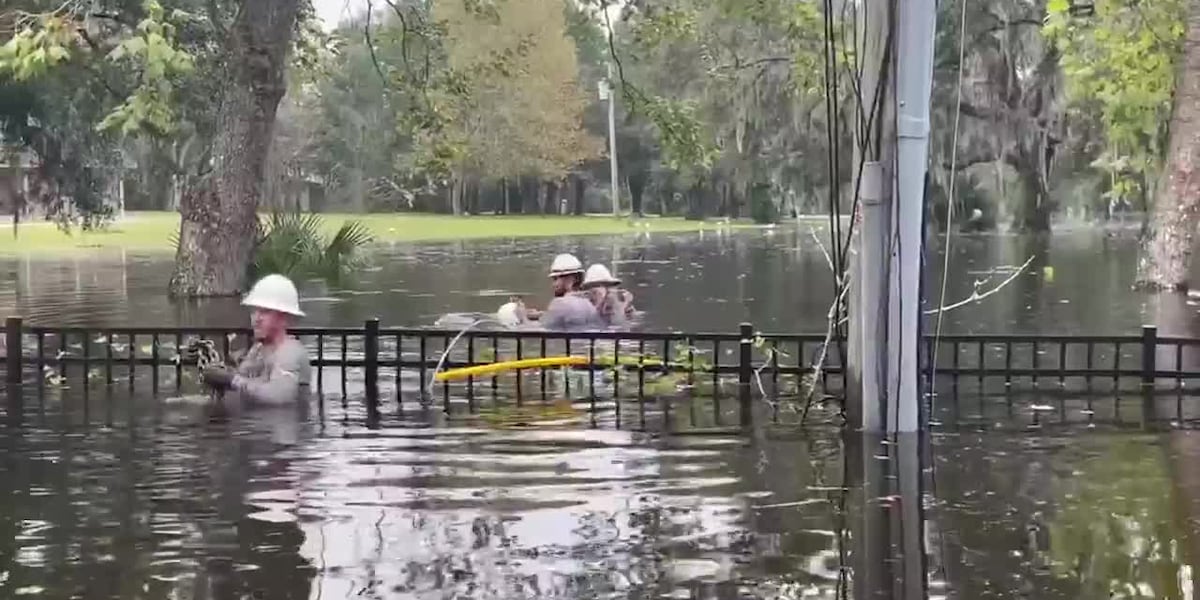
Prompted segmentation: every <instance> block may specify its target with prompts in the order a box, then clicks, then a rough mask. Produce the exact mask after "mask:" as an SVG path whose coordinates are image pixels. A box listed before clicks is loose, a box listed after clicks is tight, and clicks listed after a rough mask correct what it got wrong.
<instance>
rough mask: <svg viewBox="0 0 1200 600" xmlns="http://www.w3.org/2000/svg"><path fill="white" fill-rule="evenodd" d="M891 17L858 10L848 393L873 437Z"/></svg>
mask: <svg viewBox="0 0 1200 600" xmlns="http://www.w3.org/2000/svg"><path fill="white" fill-rule="evenodd" d="M891 10H892V8H891V3H888V2H868V3H865V4H863V5H862V7H861V8H860V9H859V10H858V11H857V16H858V21H857V27H858V30H859V35H858V36H857V38H858V40H859V46H858V47H857V48H856V50H857V51H858V52H859V54H860V55H861V56H862V57H863V60H862V62H861V69H862V71H861V72H860V73H859V75H860V78H861V81H862V84H861V88H860V89H861V93H860V94H859V97H860V98H861V102H862V105H861V106H859V107H858V108H859V110H858V111H857V114H858V123H857V124H856V125H857V126H856V127H855V128H854V131H855V138H856V139H855V144H854V176H855V177H856V180H855V181H854V182H852V183H853V184H854V185H857V186H858V189H857V190H856V191H857V193H858V196H859V198H860V200H861V204H860V206H859V210H860V214H861V220H860V222H859V224H858V226H857V228H858V234H857V238H856V239H855V240H854V246H853V248H854V249H855V250H856V252H855V253H854V255H853V256H852V257H851V265H852V268H853V269H854V271H853V275H851V277H850V280H851V285H852V287H851V290H850V301H849V316H850V323H849V336H850V339H849V342H848V354H847V360H848V362H849V365H847V366H848V369H847V381H846V393H847V395H848V403H849V406H850V407H851V410H850V417H851V419H852V420H853V421H852V422H853V423H854V424H855V426H857V427H861V428H863V430H864V431H869V432H874V433H879V432H882V431H883V427H884V425H885V423H884V421H883V416H884V415H883V410H882V408H883V402H884V398H885V395H886V392H887V390H886V386H885V382H886V378H885V377H884V370H883V369H884V367H885V366H886V363H885V360H884V357H885V356H886V345H887V337H886V331H885V328H884V327H883V324H882V318H883V315H885V314H886V310H887V301H888V294H887V288H886V287H884V273H885V272H886V271H885V269H886V260H887V259H886V250H887V247H888V245H887V236H888V233H889V232H890V231H891V227H889V226H888V223H889V219H890V206H889V204H890V202H887V201H886V200H887V199H890V198H891V197H892V172H893V169H892V162H893V159H894V156H895V135H894V130H893V128H892V125H893V122H894V120H895V119H894V118H893V116H892V115H893V114H894V113H893V112H892V103H891V102H889V99H890V98H891V94H889V93H888V91H889V89H890V85H891V80H892V78H891V71H892V68H891V66H890V65H891V64H893V62H894V61H889V60H886V58H887V55H888V31H889V27H890V23H891V18H890V15H891ZM860 174H861V175H860ZM859 177H861V178H859Z"/></svg>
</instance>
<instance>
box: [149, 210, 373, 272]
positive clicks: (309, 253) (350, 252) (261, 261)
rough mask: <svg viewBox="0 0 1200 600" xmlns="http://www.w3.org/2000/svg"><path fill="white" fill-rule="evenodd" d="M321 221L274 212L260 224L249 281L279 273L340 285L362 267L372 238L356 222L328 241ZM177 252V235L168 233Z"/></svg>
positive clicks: (310, 217) (291, 213)
mask: <svg viewBox="0 0 1200 600" xmlns="http://www.w3.org/2000/svg"><path fill="white" fill-rule="evenodd" d="M323 228H324V220H323V219H322V218H321V217H320V216H318V215H315V214H301V213H294V212H278V211H277V212H273V213H271V215H270V216H269V217H267V218H266V219H265V220H263V221H261V222H259V227H258V239H257V243H256V244H255V248H254V258H253V260H252V262H251V263H250V265H249V267H248V268H247V271H246V276H247V280H248V281H254V280H255V279H258V278H259V277H261V276H263V275H267V274H270V273H278V274H280V275H286V276H288V277H291V278H293V279H295V278H312V279H323V280H325V281H327V282H328V283H330V284H333V285H340V284H342V283H343V282H344V281H345V280H346V278H347V277H348V276H349V275H350V274H351V273H353V272H354V271H355V270H356V269H358V268H360V267H362V266H363V262H364V258H363V256H362V250H363V248H364V247H365V246H367V245H368V244H370V243H371V242H372V241H373V240H374V238H373V236H372V235H371V232H370V231H369V230H368V229H367V228H366V226H364V225H363V224H362V223H359V222H358V221H346V222H345V223H343V224H342V226H341V227H340V228H338V230H337V232H335V233H334V235H333V237H332V238H330V239H329V240H328V241H327V240H326V239H325V236H324V235H323V234H322V233H321V230H322V229H323ZM171 241H172V243H173V245H174V246H175V250H176V252H178V251H179V232H178V231H176V232H175V233H172V234H171Z"/></svg>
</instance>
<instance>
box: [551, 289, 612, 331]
mask: <svg viewBox="0 0 1200 600" xmlns="http://www.w3.org/2000/svg"><path fill="white" fill-rule="evenodd" d="M542 326H543V327H545V328H546V329H584V328H588V327H598V326H603V321H602V319H601V318H600V313H598V312H596V307H595V306H593V305H592V303H591V301H590V300H588V299H587V297H586V296H584V295H583V294H580V293H570V294H567V295H565V296H559V297H558V298H555V299H553V300H551V301H550V304H549V305H548V306H547V307H546V312H545V314H543V315H542Z"/></svg>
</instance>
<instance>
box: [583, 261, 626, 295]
mask: <svg viewBox="0 0 1200 600" xmlns="http://www.w3.org/2000/svg"><path fill="white" fill-rule="evenodd" d="M620 284H621V280H620V279H617V278H616V277H613V274H612V273H611V272H609V270H608V267H606V266H604V265H592V266H590V267H588V268H587V272H585V273H584V274H583V285H582V287H583V288H584V289H586V288H590V287H594V286H598V285H620Z"/></svg>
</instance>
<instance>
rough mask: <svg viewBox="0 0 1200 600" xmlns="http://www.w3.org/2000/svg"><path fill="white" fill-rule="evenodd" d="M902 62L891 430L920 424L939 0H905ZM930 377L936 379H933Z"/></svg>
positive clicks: (892, 294) (891, 312)
mask: <svg viewBox="0 0 1200 600" xmlns="http://www.w3.org/2000/svg"><path fill="white" fill-rule="evenodd" d="M900 7H901V8H900V14H899V15H898V16H897V21H898V24H899V32H898V33H899V36H898V37H899V40H898V43H897V46H898V51H897V56H898V57H900V60H899V61H897V64H896V101H897V108H896V111H897V116H896V135H897V141H896V153H897V158H896V168H897V172H896V206H897V207H898V213H897V222H896V227H895V234H894V235H896V237H897V238H898V239H897V240H896V243H894V244H892V245H891V248H890V251H891V267H890V268H889V269H888V271H889V275H890V280H891V281H890V284H889V288H890V294H889V295H890V297H889V299H888V301H889V303H890V306H889V312H888V397H889V399H892V402H891V406H890V407H889V409H888V422H887V428H888V431H890V432H897V431H902V432H912V431H917V430H918V429H919V428H920V426H921V422H920V421H921V410H920V407H921V386H920V385H919V373H918V369H919V361H918V360H917V356H918V351H919V348H920V344H921V328H920V323H921V258H922V256H923V255H924V253H925V230H924V218H923V217H924V215H925V171H926V168H927V165H928V162H929V102H930V94H931V93H932V90H933V39H934V32H935V29H936V27H937V0H901V2H900ZM930 383H931V384H932V382H930Z"/></svg>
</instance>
